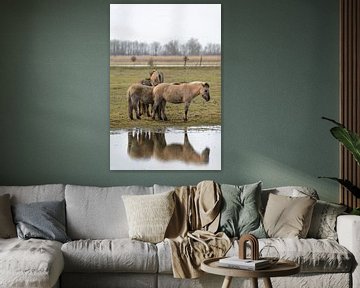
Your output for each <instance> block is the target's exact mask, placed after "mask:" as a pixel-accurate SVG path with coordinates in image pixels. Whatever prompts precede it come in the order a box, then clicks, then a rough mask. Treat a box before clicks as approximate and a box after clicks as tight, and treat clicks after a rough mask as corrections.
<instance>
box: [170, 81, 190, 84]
mask: <svg viewBox="0 0 360 288" xmlns="http://www.w3.org/2000/svg"><path fill="white" fill-rule="evenodd" d="M187 83H189V82H186V81H183V82H173V83H171V85H181V84H187Z"/></svg>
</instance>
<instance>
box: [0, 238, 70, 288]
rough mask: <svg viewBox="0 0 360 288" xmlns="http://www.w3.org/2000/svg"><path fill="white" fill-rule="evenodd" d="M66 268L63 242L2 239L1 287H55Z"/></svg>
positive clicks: (0, 254)
mask: <svg viewBox="0 0 360 288" xmlns="http://www.w3.org/2000/svg"><path fill="white" fill-rule="evenodd" d="M63 268H64V258H63V255H62V253H61V243H59V242H56V241H49V240H40V239H30V240H22V239H18V238H12V239H0V287H19V288H20V287H21V288H22V287H29V288H31V287H37V288H39V287H53V286H54V285H55V283H56V282H57V280H58V278H59V276H60V274H61V272H62V270H63Z"/></svg>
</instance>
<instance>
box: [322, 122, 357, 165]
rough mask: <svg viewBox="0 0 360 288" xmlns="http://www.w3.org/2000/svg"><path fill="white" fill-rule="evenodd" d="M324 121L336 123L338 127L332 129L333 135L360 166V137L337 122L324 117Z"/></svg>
mask: <svg viewBox="0 0 360 288" xmlns="http://www.w3.org/2000/svg"><path fill="white" fill-rule="evenodd" d="M323 119H325V120H328V121H331V122H333V123H335V124H336V125H337V126H336V127H333V128H331V129H330V132H331V134H332V135H333V136H334V137H335V138H336V139H337V140H339V141H340V142H341V143H342V144H343V145H344V146H345V147H346V149H348V150H349V151H350V152H351V153H352V154H353V156H354V158H355V160H356V162H357V163H358V164H359V165H360V136H359V135H357V134H356V133H355V132H352V131H350V130H348V129H347V128H346V127H345V126H344V125H342V124H340V123H338V122H336V121H335V120H332V119H329V118H326V117H323Z"/></svg>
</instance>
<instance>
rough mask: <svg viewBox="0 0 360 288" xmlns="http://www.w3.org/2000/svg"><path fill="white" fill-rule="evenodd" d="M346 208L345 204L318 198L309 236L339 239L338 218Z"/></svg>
mask: <svg viewBox="0 0 360 288" xmlns="http://www.w3.org/2000/svg"><path fill="white" fill-rule="evenodd" d="M346 209H347V207H346V206H345V205H339V204H335V203H329V202H325V201H321V200H318V201H317V202H316V204H315V206H314V211H313V215H312V219H311V224H310V229H309V233H308V235H307V237H309V238H316V239H326V238H328V239H332V240H337V233H336V219H337V217H338V216H339V215H341V214H343V213H344V212H345V210H346Z"/></svg>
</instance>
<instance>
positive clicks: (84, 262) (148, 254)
mask: <svg viewBox="0 0 360 288" xmlns="http://www.w3.org/2000/svg"><path fill="white" fill-rule="evenodd" d="M169 189H172V187H167V186H159V185H154V186H153V187H143V186H126V187H125V186H123V187H121V186H119V187H104V188H100V187H89V186H76V185H62V184H54V185H38V186H0V195H3V194H10V195H11V201H12V203H13V204H15V203H30V202H39V201H54V200H56V201H60V200H63V199H65V202H66V220H67V233H68V235H69V237H70V238H71V239H72V241H70V242H67V243H65V244H62V243H59V242H56V241H49V240H40V239H31V240H20V239H17V238H12V239H0V287H1V288H10V287H65V288H66V287H76V288H81V287H86V288H90V287H106V288H111V287H126V288H131V287H167V288H169V287H204V288H205V287H206V288H211V287H221V283H222V281H223V278H222V277H219V276H215V275H209V274H206V275H204V276H203V277H201V278H198V279H193V280H189V279H174V278H173V277H172V267H171V251H170V247H169V246H168V245H167V242H160V243H158V244H151V243H146V242H141V241H136V240H131V239H129V238H128V225H127V220H126V214H125V208H124V205H123V202H122V195H127V194H133V195H142V194H154V193H160V192H165V191H168V190H169ZM274 191H277V193H279V194H284V195H287V194H291V193H292V189H291V187H288V188H279V189H275V190H274ZM263 193H264V194H263V195H265V197H263V199H265V200H266V194H267V193H269V190H264V191H263ZM265 200H264V201H265ZM265 202H266V201H265ZM337 232H338V241H339V242H337V241H334V240H329V239H290V238H289V239H285V238H284V239H279V238H277V239H274V238H267V239H260V247H261V246H263V245H266V244H271V245H273V246H275V247H276V248H277V250H278V251H279V253H280V256H281V257H283V258H286V259H291V260H294V261H296V262H298V263H299V264H300V265H301V273H299V274H297V275H295V276H290V277H279V278H273V279H272V282H273V286H274V287H284V288H285V287H316V288H318V287H334V288H335V287H336V288H341V287H354V288H357V287H360V270H359V268H358V266H357V263H358V262H359V261H360V244H359V243H360V217H358V216H352V215H342V216H339V217H338V219H337ZM237 251H238V249H237V242H234V245H233V247H232V248H231V249H230V251H229V252H228V255H235V254H236V253H237ZM240 283H241V284H245V287H247V285H249V284H250V282H249V281H248V280H244V279H234V281H233V284H232V285H233V286H234V287H236V286H235V285H237V284H240ZM259 284H260V287H262V286H261V285H262V281H259ZM241 287H242V286H241Z"/></svg>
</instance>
